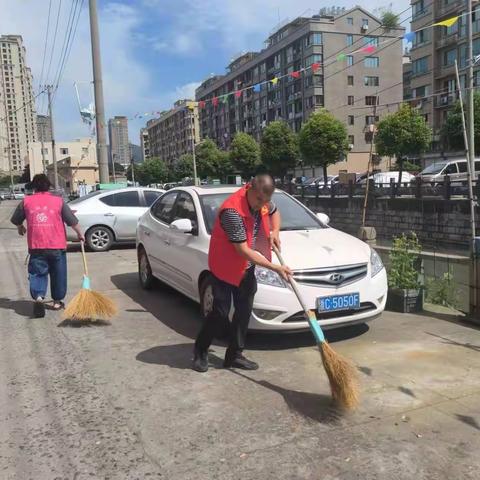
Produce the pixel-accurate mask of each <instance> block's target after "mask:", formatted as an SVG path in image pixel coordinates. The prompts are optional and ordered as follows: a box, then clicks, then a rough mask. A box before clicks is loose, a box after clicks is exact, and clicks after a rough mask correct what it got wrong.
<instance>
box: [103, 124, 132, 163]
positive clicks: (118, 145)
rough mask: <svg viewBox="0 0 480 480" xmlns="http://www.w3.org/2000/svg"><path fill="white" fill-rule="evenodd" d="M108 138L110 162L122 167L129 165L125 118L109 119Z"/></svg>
mask: <svg viewBox="0 0 480 480" xmlns="http://www.w3.org/2000/svg"><path fill="white" fill-rule="evenodd" d="M108 136H109V139H110V155H111V158H110V162H113V163H119V164H120V165H123V166H124V167H127V166H128V165H130V163H131V158H130V146H129V142H128V119H127V117H114V118H111V119H110V120H109V121H108Z"/></svg>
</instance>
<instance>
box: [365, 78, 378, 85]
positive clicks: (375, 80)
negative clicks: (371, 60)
mask: <svg viewBox="0 0 480 480" xmlns="http://www.w3.org/2000/svg"><path fill="white" fill-rule="evenodd" d="M363 83H364V85H365V86H366V87H378V86H379V84H380V83H379V80H378V77H365V78H364V80H363Z"/></svg>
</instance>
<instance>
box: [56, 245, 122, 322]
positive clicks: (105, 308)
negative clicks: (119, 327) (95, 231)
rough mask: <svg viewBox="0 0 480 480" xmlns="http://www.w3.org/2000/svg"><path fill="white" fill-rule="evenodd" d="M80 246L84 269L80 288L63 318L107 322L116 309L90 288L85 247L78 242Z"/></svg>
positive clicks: (104, 297) (107, 299) (106, 299)
mask: <svg viewBox="0 0 480 480" xmlns="http://www.w3.org/2000/svg"><path fill="white" fill-rule="evenodd" d="M80 244H81V247H82V259H83V269H84V275H83V282H82V288H81V290H80V292H78V293H77V295H75V296H74V297H73V298H72V300H71V301H70V303H69V304H68V305H67V307H66V308H65V312H64V314H63V318H64V319H69V320H108V319H109V318H111V317H113V316H114V315H116V313H117V307H116V306H115V304H114V303H113V302H112V300H110V299H109V298H107V297H106V296H105V295H103V294H101V293H100V292H96V291H94V290H92V289H91V288H90V277H89V276H88V266H87V257H86V255H85V246H84V244H83V242H80Z"/></svg>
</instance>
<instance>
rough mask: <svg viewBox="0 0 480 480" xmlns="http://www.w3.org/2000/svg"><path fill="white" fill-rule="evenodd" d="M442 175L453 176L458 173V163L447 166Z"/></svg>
mask: <svg viewBox="0 0 480 480" xmlns="http://www.w3.org/2000/svg"><path fill="white" fill-rule="evenodd" d="M442 173H443V174H445V175H451V174H452V173H458V170H457V164H456V163H450V164H449V165H447V167H446V168H445V170H444V171H443V172H442Z"/></svg>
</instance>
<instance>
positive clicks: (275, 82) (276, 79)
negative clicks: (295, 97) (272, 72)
mask: <svg viewBox="0 0 480 480" xmlns="http://www.w3.org/2000/svg"><path fill="white" fill-rule="evenodd" d="M270 81H271V82H272V85H276V84H277V82H278V78H277V77H275V78H272V79H271V80H270Z"/></svg>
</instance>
